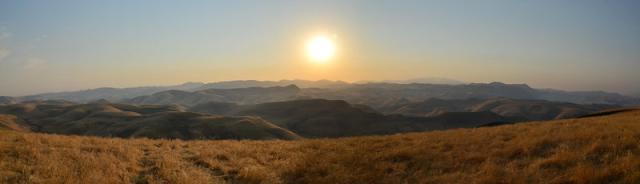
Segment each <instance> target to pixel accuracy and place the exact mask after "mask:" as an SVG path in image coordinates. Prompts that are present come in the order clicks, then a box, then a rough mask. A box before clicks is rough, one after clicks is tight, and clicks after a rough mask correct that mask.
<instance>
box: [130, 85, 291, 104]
mask: <svg viewBox="0 0 640 184" xmlns="http://www.w3.org/2000/svg"><path fill="white" fill-rule="evenodd" d="M299 93H300V88H298V87H297V86H295V85H289V86H283V87H280V86H277V87H266V88H263V87H250V88H235V89H207V90H200V91H195V92H188V91H179V90H171V91H163V92H159V93H155V94H153V95H149V96H140V97H136V98H133V99H129V100H125V101H123V102H125V103H132V104H153V105H167V104H178V105H183V106H193V105H197V104H200V103H206V102H232V103H238V104H255V103H264V102H274V101H284V100H292V99H297V98H302V97H301V96H299Z"/></svg>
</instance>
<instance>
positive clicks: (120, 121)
mask: <svg viewBox="0 0 640 184" xmlns="http://www.w3.org/2000/svg"><path fill="white" fill-rule="evenodd" d="M0 114H4V115H3V116H2V117H5V118H7V119H10V120H12V121H7V123H4V122H2V123H3V125H5V124H6V126H7V127H18V128H20V126H18V125H26V126H27V127H29V128H28V129H27V130H29V131H35V132H43V133H55V134H66V135H91V136H103V137H124V138H128V137H147V138H167V139H184V140H190V139H298V138H300V137H299V136H298V135H296V134H294V133H292V132H290V131H288V130H286V129H283V128H280V127H278V126H276V125H273V124H271V123H269V122H267V121H265V120H263V119H261V118H258V117H222V116H212V115H206V114H199V113H192V112H184V111H183V109H182V108H181V107H179V106H153V105H146V106H137V105H127V104H109V103H90V104H47V103H35V102H34V103H22V104H14V105H8V106H0ZM18 128H12V129H18Z"/></svg>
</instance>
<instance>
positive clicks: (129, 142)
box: [0, 110, 640, 184]
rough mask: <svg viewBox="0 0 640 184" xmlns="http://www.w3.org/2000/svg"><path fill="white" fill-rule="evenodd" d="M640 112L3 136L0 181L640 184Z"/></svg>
mask: <svg viewBox="0 0 640 184" xmlns="http://www.w3.org/2000/svg"><path fill="white" fill-rule="evenodd" d="M639 142H640V111H638V110H635V111H626V112H620V113H616V114H612V115H606V116H598V117H590V118H580V119H567V120H555V121H548V122H530V123H522V124H517V125H506V126H500V127H490V128H476V129H459V130H448V131H434V132H426V133H411V134H403V135H393V136H370V137H357V138H342V139H318V140H301V141H179V140H173V141H170V140H148V139H107V138H93V137H79V136H59V135H45V134H36V133H19V132H15V131H0V145H1V146H0V183H481V184H482V183H487V184H489V183H490V184H494V183H638V182H640V146H638V145H639V144H638V143H639Z"/></svg>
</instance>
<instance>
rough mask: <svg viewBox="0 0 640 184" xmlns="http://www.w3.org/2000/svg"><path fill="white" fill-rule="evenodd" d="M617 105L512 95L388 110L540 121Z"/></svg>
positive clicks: (430, 101) (430, 102) (429, 101)
mask: <svg viewBox="0 0 640 184" xmlns="http://www.w3.org/2000/svg"><path fill="white" fill-rule="evenodd" d="M617 107H618V106H616V105H602V104H591V105H583V104H573V103H565V102H551V101H546V100H527V99H509V98H503V97H494V98H488V99H476V98H471V99H450V100H444V99H436V98H432V99H427V100H424V101H422V102H415V103H410V102H408V103H405V104H396V105H393V106H388V107H385V108H386V110H387V111H386V113H390V114H403V115H412V116H426V117H430V116H437V115H440V114H442V113H446V112H486V111H489V112H493V113H496V114H498V115H501V116H503V117H506V118H509V119H513V120H518V121H536V120H537V121H539V120H552V119H565V118H574V117H579V116H581V115H586V114H590V113H594V112H598V111H602V110H606V109H613V108H617Z"/></svg>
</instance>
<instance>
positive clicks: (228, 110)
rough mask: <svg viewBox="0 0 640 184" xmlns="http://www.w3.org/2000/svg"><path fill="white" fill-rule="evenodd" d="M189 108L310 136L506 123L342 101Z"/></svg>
mask: <svg viewBox="0 0 640 184" xmlns="http://www.w3.org/2000/svg"><path fill="white" fill-rule="evenodd" d="M188 111H193V112H201V113H209V114H215V115H227V116H258V117H261V118H264V119H265V120H267V121H269V122H272V123H273V124H275V125H278V126H280V127H283V128H286V129H289V130H291V131H292V132H295V133H296V134H298V135H301V136H303V137H309V138H317V137H346V136H361V135H384V134H395V133H403V132H417V131H426V130H442V129H451V128H470V127H476V126H481V125H484V124H488V123H495V122H506V121H508V119H506V118H503V117H501V116H499V115H496V114H494V113H491V112H460V113H455V115H453V114H451V113H445V114H442V115H441V116H437V117H406V116H402V115H383V114H381V113H378V112H375V111H374V110H372V109H370V108H368V107H367V106H361V105H351V104H349V103H347V102H345V101H343V100H324V99H305V100H292V101H283V102H270V103H262V104H255V105H235V104H229V103H218V102H210V103H204V104H200V105H197V106H194V107H192V108H189V109H188Z"/></svg>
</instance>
